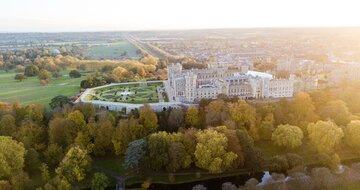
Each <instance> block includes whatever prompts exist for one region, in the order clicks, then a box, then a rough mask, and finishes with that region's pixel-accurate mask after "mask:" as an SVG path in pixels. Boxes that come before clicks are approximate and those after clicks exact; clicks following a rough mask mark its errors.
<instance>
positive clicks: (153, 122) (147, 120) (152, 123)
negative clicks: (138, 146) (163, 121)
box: [139, 104, 158, 133]
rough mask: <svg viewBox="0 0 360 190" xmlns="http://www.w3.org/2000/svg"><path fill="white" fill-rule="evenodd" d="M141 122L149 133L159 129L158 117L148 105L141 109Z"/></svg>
mask: <svg viewBox="0 0 360 190" xmlns="http://www.w3.org/2000/svg"><path fill="white" fill-rule="evenodd" d="M139 122H140V124H142V125H143V126H144V127H145V129H146V131H147V132H148V133H149V132H151V131H154V130H156V128H157V127H158V123H157V122H158V119H157V116H156V114H155V112H154V110H153V109H151V107H150V106H149V105H148V104H144V106H143V107H142V108H141V109H140V117H139Z"/></svg>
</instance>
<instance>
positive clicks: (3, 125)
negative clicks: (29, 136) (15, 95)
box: [0, 114, 17, 137]
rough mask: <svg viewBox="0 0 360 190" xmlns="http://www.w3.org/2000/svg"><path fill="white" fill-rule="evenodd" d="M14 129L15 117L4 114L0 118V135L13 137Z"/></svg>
mask: <svg viewBox="0 0 360 190" xmlns="http://www.w3.org/2000/svg"><path fill="white" fill-rule="evenodd" d="M16 130H17V129H16V122H15V118H14V117H13V116H12V115H10V114H6V115H4V116H3V117H2V118H1V120H0V135H2V136H13V137H14V136H15V133H16Z"/></svg>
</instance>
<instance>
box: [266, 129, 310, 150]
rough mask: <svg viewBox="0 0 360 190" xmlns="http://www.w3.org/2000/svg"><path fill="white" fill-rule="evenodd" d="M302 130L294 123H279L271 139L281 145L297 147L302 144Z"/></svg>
mask: <svg viewBox="0 0 360 190" xmlns="http://www.w3.org/2000/svg"><path fill="white" fill-rule="evenodd" d="M303 137H304V135H303V132H302V130H301V129H300V128H299V127H297V126H293V125H279V126H278V127H277V128H276V129H275V131H274V132H273V133H272V137H271V140H272V141H273V143H274V144H275V145H277V146H280V147H286V148H296V147H298V146H300V145H301V144H302V139H303Z"/></svg>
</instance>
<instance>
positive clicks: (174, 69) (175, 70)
mask: <svg viewBox="0 0 360 190" xmlns="http://www.w3.org/2000/svg"><path fill="white" fill-rule="evenodd" d="M181 71H182V66H181V64H180V63H176V64H172V65H169V66H168V82H169V85H170V86H173V85H174V79H175V78H176V76H177V75H178V74H180V73H181Z"/></svg>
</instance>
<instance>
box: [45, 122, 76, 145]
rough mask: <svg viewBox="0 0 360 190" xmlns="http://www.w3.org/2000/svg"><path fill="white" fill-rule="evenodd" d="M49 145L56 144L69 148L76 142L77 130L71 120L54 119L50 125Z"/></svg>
mask: <svg viewBox="0 0 360 190" xmlns="http://www.w3.org/2000/svg"><path fill="white" fill-rule="evenodd" d="M48 133H49V144H56V145H58V146H60V147H63V148H67V147H68V146H69V145H70V144H72V143H73V142H74V139H75V137H76V135H77V130H76V129H75V128H74V127H72V124H71V122H70V121H69V120H67V119H64V118H54V119H53V120H51V121H50V123H49V130H48Z"/></svg>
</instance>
